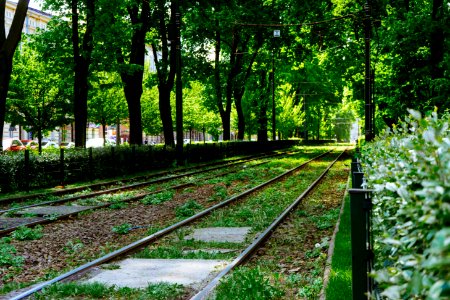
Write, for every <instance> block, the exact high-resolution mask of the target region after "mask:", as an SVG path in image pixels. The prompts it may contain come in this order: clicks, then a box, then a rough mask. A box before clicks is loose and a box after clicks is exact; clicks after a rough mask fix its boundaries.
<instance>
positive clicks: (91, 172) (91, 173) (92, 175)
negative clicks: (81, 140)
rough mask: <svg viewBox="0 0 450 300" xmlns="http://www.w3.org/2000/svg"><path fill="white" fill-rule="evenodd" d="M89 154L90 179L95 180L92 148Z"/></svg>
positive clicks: (89, 149)
mask: <svg viewBox="0 0 450 300" xmlns="http://www.w3.org/2000/svg"><path fill="white" fill-rule="evenodd" d="M88 154H89V159H88V164H89V174H88V176H89V179H93V178H94V159H93V157H92V147H89V148H88Z"/></svg>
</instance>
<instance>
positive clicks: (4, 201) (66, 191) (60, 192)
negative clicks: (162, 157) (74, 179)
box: [0, 151, 286, 213]
mask: <svg viewBox="0 0 450 300" xmlns="http://www.w3.org/2000/svg"><path fill="white" fill-rule="evenodd" d="M273 152H274V151H272V154H266V153H264V154H262V155H249V156H246V157H241V158H236V159H230V160H228V161H226V162H224V161H218V162H213V163H206V164H200V165H195V166H192V167H186V168H177V169H174V170H165V171H160V172H156V173H152V174H148V175H142V176H136V177H132V178H122V179H119V180H111V181H104V182H99V183H94V184H88V185H84V186H80V187H73V188H68V189H64V190H57V191H51V192H44V193H36V194H31V195H23V196H19V197H11V198H3V199H0V204H9V203H12V202H14V201H18V200H20V201H21V202H22V201H25V200H30V199H34V198H39V197H43V196H47V195H48V194H52V195H55V196H58V195H65V194H70V193H76V192H79V191H82V190H83V189H87V188H92V189H95V188H100V187H102V186H105V185H106V186H108V185H109V186H111V185H114V183H117V182H118V181H121V182H128V181H133V180H140V179H148V178H154V177H158V176H162V175H167V174H170V173H177V172H181V171H187V170H195V169H199V168H203V167H210V166H216V165H223V166H226V165H231V164H230V162H238V161H241V160H244V161H251V160H255V159H258V158H265V157H272V156H277V155H283V154H285V153H286V152H282V153H273ZM3 212H4V211H1V210H0V213H3Z"/></svg>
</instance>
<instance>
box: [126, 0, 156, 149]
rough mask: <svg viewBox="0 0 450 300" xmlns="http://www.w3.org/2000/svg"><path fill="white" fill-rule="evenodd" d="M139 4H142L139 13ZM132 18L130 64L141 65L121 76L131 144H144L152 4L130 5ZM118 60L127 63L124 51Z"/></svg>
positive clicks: (144, 2) (143, 2)
mask: <svg viewBox="0 0 450 300" xmlns="http://www.w3.org/2000/svg"><path fill="white" fill-rule="evenodd" d="M139 4H141V5H142V7H141V11H140V14H139ZM128 12H129V15H130V20H131V23H132V25H133V28H134V30H133V35H132V37H131V49H130V54H129V57H130V60H129V62H128V64H129V65H132V66H136V65H137V66H139V68H133V70H132V72H131V71H130V70H124V71H123V72H122V73H121V74H120V76H121V78H122V82H123V83H124V88H123V89H124V94H125V98H126V100H127V103H128V117H129V120H130V139H129V142H130V144H131V145H142V115H141V96H142V81H143V77H144V61H145V36H146V34H147V31H148V28H149V21H150V4H149V2H148V1H142V2H139V3H137V4H135V5H134V6H130V7H128ZM118 61H119V63H120V64H125V59H124V56H123V53H119V57H118Z"/></svg>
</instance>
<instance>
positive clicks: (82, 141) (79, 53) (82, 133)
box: [71, 0, 95, 147]
mask: <svg viewBox="0 0 450 300" xmlns="http://www.w3.org/2000/svg"><path fill="white" fill-rule="evenodd" d="M85 4H86V30H85V32H84V35H83V44H82V45H81V47H80V38H79V34H80V33H79V20H78V16H79V14H78V0H72V2H71V6H72V47H73V59H74V72H75V80H74V87H73V89H74V93H73V96H74V101H73V103H74V117H75V146H76V147H85V145H86V126H87V99H88V92H89V84H88V82H89V81H88V77H89V66H90V64H91V57H92V50H93V36H92V34H93V29H94V23H95V1H94V0H91V1H86V3H85ZM80 48H81V49H80Z"/></svg>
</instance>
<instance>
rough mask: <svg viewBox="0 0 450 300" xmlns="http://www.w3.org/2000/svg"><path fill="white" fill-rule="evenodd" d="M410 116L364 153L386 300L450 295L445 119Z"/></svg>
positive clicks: (449, 148) (449, 134) (449, 164)
mask: <svg viewBox="0 0 450 300" xmlns="http://www.w3.org/2000/svg"><path fill="white" fill-rule="evenodd" d="M410 113H411V116H410V117H409V118H407V119H406V120H405V122H402V123H400V125H399V126H398V127H394V128H393V130H386V131H385V132H383V133H382V134H381V135H380V136H379V137H378V138H377V139H375V141H374V142H373V143H370V144H367V145H366V146H365V147H364V149H363V152H362V163H363V167H364V172H365V173H366V177H367V187H369V188H371V189H373V190H374V196H373V202H374V211H373V212H374V223H375V224H374V226H375V227H374V228H375V230H376V232H375V235H376V237H375V250H376V259H377V265H376V269H377V270H376V272H375V276H376V280H377V281H378V282H380V283H381V284H382V288H383V289H384V291H383V295H384V296H386V297H387V298H389V299H413V298H414V299H419V298H420V299H425V298H427V299H443V298H446V297H449V296H450V285H449V282H450V259H449V253H450V252H449V250H450V130H449V119H450V115H449V114H446V115H444V116H443V117H442V118H441V119H439V118H438V116H437V114H436V113H432V114H431V116H429V117H425V118H423V117H422V116H421V115H420V113H418V112H416V111H410Z"/></svg>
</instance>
